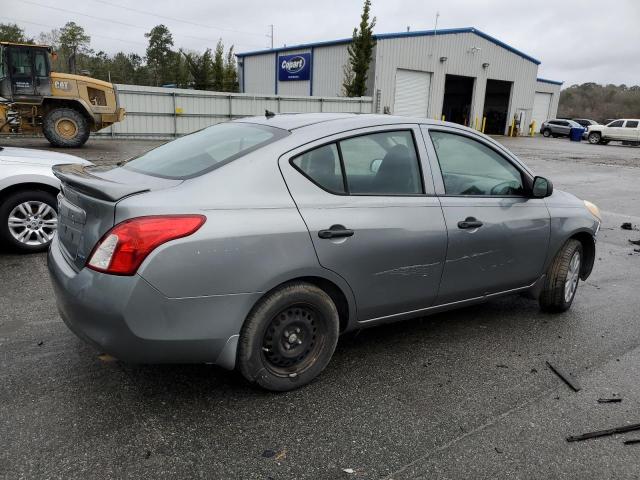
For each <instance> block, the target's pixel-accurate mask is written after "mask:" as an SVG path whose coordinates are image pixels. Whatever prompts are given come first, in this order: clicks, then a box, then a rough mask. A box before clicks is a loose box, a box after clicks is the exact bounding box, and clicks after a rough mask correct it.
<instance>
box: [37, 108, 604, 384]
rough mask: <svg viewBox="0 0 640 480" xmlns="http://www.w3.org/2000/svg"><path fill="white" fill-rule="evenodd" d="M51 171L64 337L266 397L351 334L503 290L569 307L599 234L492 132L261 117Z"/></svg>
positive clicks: (55, 270)
mask: <svg viewBox="0 0 640 480" xmlns="http://www.w3.org/2000/svg"><path fill="white" fill-rule="evenodd" d="M55 174H56V175H57V176H58V178H60V180H61V182H62V194H61V195H60V196H59V207H60V215H59V223H60V228H59V233H58V235H57V236H56V238H55V239H54V241H53V244H52V246H51V249H50V251H49V270H50V272H51V278H52V280H53V284H54V288H55V292H56V297H57V302H58V307H59V310H60V314H61V316H62V318H63V320H64V321H65V323H66V324H67V325H68V327H69V328H70V329H71V330H72V331H73V332H74V333H76V334H77V335H78V336H79V337H81V338H82V339H84V340H86V341H87V342H89V343H91V344H94V345H96V346H97V347H98V348H99V349H100V350H101V351H104V352H107V353H110V354H112V355H113V356H115V357H118V358H120V359H122V360H125V361H130V362H143V363H155V362H208V363H215V364H217V365H220V366H222V367H225V368H228V369H232V368H237V369H238V370H239V371H240V372H241V373H242V374H243V375H244V376H245V377H246V378H247V379H248V380H249V381H250V382H255V383H257V384H258V385H260V386H262V387H264V388H267V389H271V390H280V391H282V390H289V389H293V388H296V387H298V386H301V385H304V384H305V383H308V382H309V381H311V380H312V379H313V378H315V377H316V376H317V375H318V374H319V373H320V372H321V371H322V370H323V369H324V368H325V367H326V366H327V364H328V362H329V360H330V358H331V356H332V354H333V351H334V349H335V347H336V343H337V340H338V336H339V335H340V334H341V333H344V332H347V331H351V330H355V329H360V328H364V327H369V326H374V325H379V324H382V323H387V322H394V321H398V320H404V319H408V318H412V317H419V316H424V315H427V314H430V313H434V312H439V311H443V310H447V309H452V308H458V307H463V306H468V305H472V304H476V303H479V302H482V301H485V300H487V299H491V298H494V297H497V296H500V295H506V294H512V293H516V292H519V293H527V294H529V295H530V296H531V297H533V298H536V299H538V301H539V303H540V306H541V308H542V309H543V310H545V311H549V312H562V311H565V310H567V309H568V308H569V307H570V306H571V304H572V302H573V299H574V296H575V294H576V289H577V286H578V282H579V280H580V279H582V280H584V279H586V278H587V277H588V276H589V274H590V273H591V269H592V267H593V262H594V258H595V238H596V234H597V232H598V229H599V227H600V214H599V211H598V209H597V207H595V206H594V205H593V204H590V203H589V202H584V201H582V200H579V199H577V198H576V197H574V196H573V195H570V194H568V193H564V192H561V191H558V190H555V191H554V189H553V186H552V184H551V182H550V181H549V180H547V179H545V178H543V177H538V176H535V175H534V174H533V173H532V172H531V171H530V170H529V169H528V168H527V167H526V166H525V165H523V164H522V163H521V162H520V161H519V160H518V159H517V158H516V157H515V156H514V155H513V154H511V153H510V152H509V151H507V150H506V149H505V148H504V147H502V146H501V145H500V144H498V143H497V142H495V141H493V140H492V139H490V138H489V137H486V136H484V135H482V134H480V133H478V132H476V131H474V130H471V129H468V128H465V127H462V126H460V125H455V124H449V123H441V122H433V121H429V120H424V119H421V120H417V119H409V118H404V117H392V116H386V115H385V116H379V115H349V114H281V115H280V114H279V115H275V116H274V115H272V114H268V115H265V116H264V117H254V118H246V119H242V120H238V121H234V122H229V123H223V124H218V125H215V126H213V127H209V128H207V129H204V130H201V131H199V132H197V133H194V134H192V135H189V136H186V137H183V138H180V139H178V140H175V141H173V142H170V143H167V144H165V145H163V146H161V147H159V148H157V149H155V150H152V151H150V152H148V153H147V154H145V155H142V156H141V157H138V158H136V159H133V160H131V161H129V162H127V163H125V164H124V165H122V166H120V167H118V168H114V169H111V170H106V171H105V170H104V169H98V168H95V167H83V166H77V165H75V166H74V165H71V166H63V167H56V168H55Z"/></svg>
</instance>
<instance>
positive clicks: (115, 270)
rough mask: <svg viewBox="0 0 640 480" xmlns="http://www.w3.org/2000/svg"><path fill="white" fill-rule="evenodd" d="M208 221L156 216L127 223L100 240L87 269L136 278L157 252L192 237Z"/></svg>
mask: <svg viewBox="0 0 640 480" xmlns="http://www.w3.org/2000/svg"><path fill="white" fill-rule="evenodd" d="M205 220H206V217H205V216H203V215H158V216H155V215H154V216H148V217H137V218H131V219H129V220H125V221H124V222H122V223H119V224H118V225H116V226H115V227H113V228H112V229H111V230H109V231H108V232H107V233H106V234H105V235H104V236H103V237H102V239H100V241H99V242H98V243H97V244H96V246H95V247H94V248H93V251H92V252H91V255H90V256H89V262H88V263H87V266H88V267H89V268H91V269H92V270H96V271H98V272H103V273H109V274H112V275H133V274H135V273H136V271H137V270H138V267H139V266H140V264H141V263H142V262H143V261H144V259H145V258H146V257H147V255H149V254H150V253H151V252H152V251H153V250H154V249H156V248H157V247H158V246H160V245H162V244H163V243H166V242H169V241H171V240H175V239H177V238H182V237H187V236H189V235H191V234H192V233H194V232H196V231H197V230H198V229H199V228H200V227H201V226H202V224H203V223H204V222H205Z"/></svg>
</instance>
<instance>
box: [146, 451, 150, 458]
mask: <svg viewBox="0 0 640 480" xmlns="http://www.w3.org/2000/svg"><path fill="white" fill-rule="evenodd" d="M144 458H151V450H147V451H146V452H144Z"/></svg>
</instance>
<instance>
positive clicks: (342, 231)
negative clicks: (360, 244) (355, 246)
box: [318, 225, 354, 238]
mask: <svg viewBox="0 0 640 480" xmlns="http://www.w3.org/2000/svg"><path fill="white" fill-rule="evenodd" d="M353 233H354V232H353V230H349V229H348V228H345V226H344V225H332V226H331V228H329V229H328V230H319V231H318V236H319V237H320V238H342V237H352V236H353Z"/></svg>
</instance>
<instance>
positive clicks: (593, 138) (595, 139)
mask: <svg viewBox="0 0 640 480" xmlns="http://www.w3.org/2000/svg"><path fill="white" fill-rule="evenodd" d="M587 138H588V140H589V143H590V144H591V145H597V144H598V143H600V140H601V136H600V133H599V132H592V133H590V134H589V136H588V137H587Z"/></svg>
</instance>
